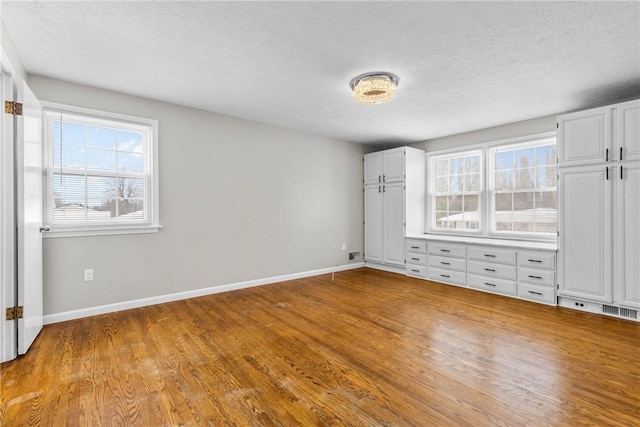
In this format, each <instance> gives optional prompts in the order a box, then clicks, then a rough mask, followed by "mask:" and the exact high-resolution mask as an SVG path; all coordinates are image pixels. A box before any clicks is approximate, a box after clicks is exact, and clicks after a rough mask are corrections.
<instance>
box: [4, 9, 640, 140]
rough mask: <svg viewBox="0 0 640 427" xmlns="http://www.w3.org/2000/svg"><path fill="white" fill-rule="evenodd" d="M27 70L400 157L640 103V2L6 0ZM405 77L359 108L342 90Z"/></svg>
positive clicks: (7, 15) (6, 19) (7, 21)
mask: <svg viewBox="0 0 640 427" xmlns="http://www.w3.org/2000/svg"><path fill="white" fill-rule="evenodd" d="M1 12H2V19H3V20H4V22H5V24H6V27H7V30H8V32H9V34H10V35H11V37H12V38H13V40H14V43H15V45H16V47H17V49H18V51H19V52H20V55H21V57H22V60H23V62H24V65H25V68H26V70H27V72H29V73H31V74H37V75H42V76H47V77H52V78H57V79H62V80H67V81H71V82H77V83H82V84H86V85H91V86H96V87H100V88H105V89H111V90H115V91H120V92H124V93H129V94H133V95H139V96H143V97H147V98H153V99H158V100H162V101H168V102H172V103H176V104H182V105H187V106H191V107H196V108H201V109H204V110H209V111H215V112H218V113H223V114H227V115H231V116H237V117H242V118H246V119H250V120H255V121H259V122H265V123H271V124H275V125H279V126H284V127H288V128H293V129H299V130H303V131H308V132H313V133H317V134H324V135H328V136H332V137H336V138H341V139H345V140H349V141H356V142H363V143H369V144H380V145H399V144H406V143H412V142H417V141H422V140H426V139H431V138H435V137H439V136H444V135H450V134H456V133H461V132H466V131H471V130H475V129H481V128H486V127H491V126H496V125H500V124H504V123H509V122H514V121H519V120H525V119H530V118H535V117H541V116H545V115H549V114H556V113H560V112H565V111H571V110H577V109H581V108H589V107H592V106H597V105H602V104H606V103H609V102H615V101H618V100H622V99H628V98H632V97H638V96H640V3H639V2H637V1H630V2H64V3H60V2H10V1H3V2H2V10H1ZM368 71H390V72H393V73H395V74H397V75H398V76H399V77H400V85H399V87H398V94H397V95H396V98H395V99H394V100H393V101H392V102H390V103H388V104H383V105H374V106H368V105H359V104H356V103H355V102H354V101H353V100H352V98H351V93H350V89H349V81H350V80H351V78H352V77H354V76H356V75H358V74H361V73H363V72H368Z"/></svg>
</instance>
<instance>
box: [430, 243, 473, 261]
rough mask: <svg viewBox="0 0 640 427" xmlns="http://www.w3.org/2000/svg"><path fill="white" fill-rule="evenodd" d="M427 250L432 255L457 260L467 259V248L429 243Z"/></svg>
mask: <svg viewBox="0 0 640 427" xmlns="http://www.w3.org/2000/svg"><path fill="white" fill-rule="evenodd" d="M427 249H428V252H429V254H431V255H441V256H452V257H457V258H466V257H467V247H466V246H460V245H450V244H447V243H429V244H428V245H427Z"/></svg>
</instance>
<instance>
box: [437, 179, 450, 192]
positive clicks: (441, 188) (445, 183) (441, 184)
mask: <svg viewBox="0 0 640 427" xmlns="http://www.w3.org/2000/svg"><path fill="white" fill-rule="evenodd" d="M436 192H437V193H448V192H449V178H448V177H442V178H438V177H436Z"/></svg>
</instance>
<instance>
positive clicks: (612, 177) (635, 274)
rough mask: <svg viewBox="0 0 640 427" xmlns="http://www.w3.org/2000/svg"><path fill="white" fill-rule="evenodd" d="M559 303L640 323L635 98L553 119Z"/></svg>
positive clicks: (639, 154)
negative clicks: (556, 190) (619, 316)
mask: <svg viewBox="0 0 640 427" xmlns="http://www.w3.org/2000/svg"><path fill="white" fill-rule="evenodd" d="M558 166H559V168H558V175H559V181H558V198H559V199H558V221H559V222H558V230H559V236H558V285H559V290H558V296H559V297H560V298H559V303H560V304H561V305H565V306H570V307H574V308H581V309H588V310H590V311H602V312H605V313H608V314H614V315H626V316H627V317H630V318H633V319H635V320H640V317H639V316H638V311H637V309H638V308H640V100H635V101H630V102H625V103H620V104H615V105H611V106H607V107H601V108H596V109H592V110H588V111H581V112H577V113H571V114H566V115H562V116H559V117H558Z"/></svg>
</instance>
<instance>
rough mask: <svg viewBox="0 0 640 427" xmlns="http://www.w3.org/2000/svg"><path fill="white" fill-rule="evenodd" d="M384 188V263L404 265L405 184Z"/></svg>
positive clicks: (386, 185) (400, 183)
mask: <svg viewBox="0 0 640 427" xmlns="http://www.w3.org/2000/svg"><path fill="white" fill-rule="evenodd" d="M382 188H383V192H382V195H383V199H384V209H383V210H384V214H383V221H384V225H383V230H384V231H383V233H384V234H383V237H382V238H383V242H384V262H385V263H386V264H396V265H404V183H402V182H396V183H393V184H385V185H383V186H382Z"/></svg>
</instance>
